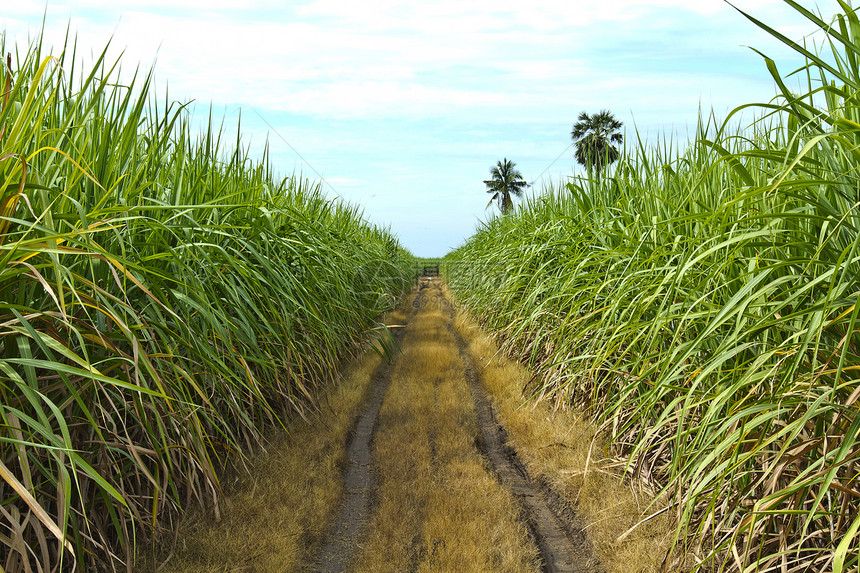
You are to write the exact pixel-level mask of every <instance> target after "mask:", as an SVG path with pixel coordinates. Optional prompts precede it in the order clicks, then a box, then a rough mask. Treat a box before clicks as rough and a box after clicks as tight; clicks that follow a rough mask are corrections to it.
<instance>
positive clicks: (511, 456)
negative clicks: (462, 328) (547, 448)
mask: <svg viewBox="0 0 860 573" xmlns="http://www.w3.org/2000/svg"><path fill="white" fill-rule="evenodd" d="M440 302H442V304H445V305H447V306H448V307H449V308H450V309H451V315H450V320H449V322H448V328H449V329H450V331H451V333H452V335H453V336H454V339H455V340H456V343H457V348H458V350H459V352H460V357H461V358H462V360H463V368H464V370H465V376H466V380H467V382H468V384H469V389H470V391H471V394H472V399H473V401H474V403H475V413H476V414H477V417H478V424H479V426H480V428H481V437H482V441H483V443H482V448H483V450H484V453H485V455H486V456H487V458H488V459H489V460H490V463H491V464H492V466H493V468H494V470H495V472H496V475H497V476H498V479H499V481H500V482H501V483H502V484H503V485H504V486H505V487H507V488H508V490H510V491H511V493H513V494H514V496H515V497H516V498H517V499H518V500H519V502H520V503H521V505H522V507H523V508H524V509H525V512H526V516H527V521H528V525H529V529H531V531H532V534H533V535H534V537H535V540H536V542H537V544H538V547H539V549H540V553H541V557H542V558H543V562H544V563H543V565H544V571H546V572H547V573H586V572H587V573H596V572H598V571H601V570H602V569H601V567H600V565H599V563H598V562H597V560H596V559H595V558H594V556H593V553H592V551H591V547H590V545H589V543H588V541H587V539H586V537H585V531H584V530H583V528H582V525H581V523H580V522H579V520H578V519H577V518H576V516H575V514H574V513H573V510H571V509H570V507H569V506H568V505H567V504H566V503H565V502H564V501H563V500H562V499H561V497H560V496H558V495H557V494H556V493H555V492H554V491H552V489H551V488H550V487H549V486H548V485H547V484H546V483H543V482H540V483H539V482H536V481H535V480H533V479H532V478H531V477H530V476H529V474H528V471H527V470H526V468H525V467H524V466H523V464H522V463H521V462H520V461H519V459H518V458H517V454H516V451H514V449H513V448H512V447H511V446H510V445H509V444H508V440H507V433H506V432H505V429H504V428H503V427H502V426H501V424H499V422H498V420H497V419H496V415H495V411H494V410H493V406H492V405H491V403H490V400H489V398H488V397H487V393H486V391H485V390H484V388H483V387H482V386H481V383H480V381H479V379H478V370H477V368H476V367H475V363H474V360H473V358H472V356H471V354H470V353H469V351H468V348H467V346H466V343H465V341H464V340H463V337H462V336H460V333H459V332H457V329H456V328H455V327H454V324H453V316H454V312H455V311H454V309H453V306H451V305H450V303H449V302H448V301H447V299H444V298H440Z"/></svg>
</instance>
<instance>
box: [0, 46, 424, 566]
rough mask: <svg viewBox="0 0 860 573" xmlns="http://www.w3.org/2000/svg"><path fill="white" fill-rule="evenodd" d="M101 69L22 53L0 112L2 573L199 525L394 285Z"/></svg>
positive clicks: (261, 175)
mask: <svg viewBox="0 0 860 573" xmlns="http://www.w3.org/2000/svg"><path fill="white" fill-rule="evenodd" d="M2 47H3V48H5V46H2ZM3 52H5V49H3ZM104 58H105V55H104V53H102V54H101V56H100V57H99V58H98V59H97V61H96V62H95V65H94V66H93V69H92V71H91V72H90V73H88V74H86V75H79V74H80V72H79V66H80V62H76V54H75V53H74V49H73V48H67V49H66V50H65V51H63V52H62V53H61V55H60V56H58V57H57V58H50V57H48V58H43V56H42V54H41V52H40V46H34V47H32V48H31V49H30V50H29V51H28V52H27V53H26V54H23V55H22V56H20V58H19V61H18V62H16V64H15V66H14V67H15V69H14V70H9V79H8V80H7V82H6V85H7V86H9V88H10V90H9V94H8V99H7V96H4V98H3V106H2V112H0V130H2V136H0V420H2V426H0V568H2V569H3V570H5V571H7V572H9V573H11V572H17V571H27V570H37V568H38V567H41V568H42V569H41V570H44V571H50V570H58V569H59V570H69V569H71V568H73V567H74V568H77V569H80V570H83V569H84V568H85V567H90V566H100V567H110V566H112V562H113V565H115V564H116V561H126V562H128V561H129V560H130V559H131V556H132V555H133V552H134V539H135V535H136V533H135V532H138V533H141V532H142V533H144V534H146V537H148V538H149V539H157V538H158V535H159V531H161V529H162V528H163V527H171V524H172V520H173V519H174V518H175V517H176V516H177V515H178V512H179V511H181V510H182V509H183V508H186V507H188V505H189V504H190V503H192V502H196V503H200V504H204V503H207V504H214V506H215V509H216V512H217V502H218V499H219V496H220V488H219V484H218V477H217V476H218V472H219V470H220V469H221V468H222V467H224V466H225V465H228V464H241V463H242V459H243V456H244V455H245V453H246V452H249V451H250V449H251V448H252V447H254V446H255V445H257V444H260V443H262V441H263V438H264V432H265V431H266V429H267V428H272V427H273V426H277V425H282V424H284V423H285V422H286V421H287V420H288V419H289V418H290V417H293V416H296V415H308V414H310V413H312V412H313V411H314V409H315V407H316V399H317V397H318V395H319V392H320V389H321V388H322V387H324V386H325V385H327V384H330V383H332V382H333V381H334V380H335V377H336V367H337V366H338V364H339V363H340V361H342V360H343V359H344V358H345V357H347V356H348V355H349V354H350V352H352V351H355V350H357V349H358V348H359V346H360V345H361V344H362V341H363V340H365V339H366V338H367V337H368V336H372V335H373V333H374V332H376V330H375V327H376V322H375V319H376V318H377V317H378V316H379V314H380V313H382V312H383V311H384V310H386V309H387V308H389V307H390V306H391V305H392V303H393V302H394V300H395V297H396V296H397V295H398V294H399V293H400V292H402V291H403V289H405V288H407V287H408V285H409V284H410V283H411V280H412V257H411V255H409V254H408V253H407V252H405V251H404V250H403V249H402V248H401V247H400V246H399V244H398V243H397V241H396V239H395V238H394V237H393V236H392V235H391V233H390V232H389V231H387V230H384V229H379V228H377V227H374V226H372V225H370V224H368V223H366V222H365V221H363V220H362V219H361V217H360V214H359V212H358V210H357V209H356V208H354V207H351V206H348V205H344V204H342V203H340V202H337V201H332V200H329V199H326V198H325V197H324V196H323V195H322V193H321V190H320V187H319V185H316V184H311V183H309V182H308V181H305V180H302V179H301V178H297V177H293V178H289V179H285V180H279V179H278V178H276V177H274V176H273V174H272V173H271V170H270V167H269V163H268V159H267V156H264V157H263V158H262V159H261V160H255V159H252V158H251V157H250V156H249V155H248V154H247V152H245V151H243V150H242V148H241V147H240V146H239V145H240V138H239V135H238V134H237V136H236V140H235V141H236V146H237V147H236V148H235V149H232V150H228V149H227V138H226V137H224V136H225V135H226V134H224V133H222V132H221V131H219V130H218V129H213V128H212V127H210V128H209V129H207V130H205V131H204V132H203V133H202V134H201V135H200V136H195V135H194V132H195V131H196V130H195V129H194V128H193V127H192V125H193V124H192V120H191V118H190V117H189V115H188V114H187V113H186V112H185V111H184V110H183V106H180V105H177V104H175V103H168V102H167V101H165V102H163V103H162V104H159V105H157V104H156V103H154V102H155V100H154V98H152V97H151V96H150V95H149V92H150V86H151V81H152V77H151V74H150V73H147V74H141V73H135V74H134V77H133V78H132V80H131V81H128V82H125V83H124V84H122V85H121V84H120V82H119V81H118V75H119V66H118V63H114V64H109V63H108V62H106V61H105V59H104ZM4 75H5V74H4ZM210 125H211V118H210ZM58 540H59V541H58ZM63 547H65V549H64V548H63ZM61 563H62V564H61Z"/></svg>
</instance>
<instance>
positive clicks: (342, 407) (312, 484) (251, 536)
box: [137, 297, 411, 573]
mask: <svg viewBox="0 0 860 573" xmlns="http://www.w3.org/2000/svg"><path fill="white" fill-rule="evenodd" d="M407 298H408V297H407ZM410 300H411V299H410ZM408 302H409V301H407V300H406V299H404V302H403V303H401V305H400V306H398V308H397V309H396V311H394V312H392V313H391V314H390V315H389V316H388V317H387V319H386V323H387V324H390V325H393V324H402V323H403V321H404V320H405V319H406V316H407V313H408V312H407V311H408V310H410V309H409V306H408ZM380 360H381V359H380V357H379V355H377V354H376V353H374V352H367V353H365V354H364V356H362V357H360V358H358V359H356V361H354V362H353V363H352V364H351V365H349V366H348V367H347V368H346V369H345V374H344V377H343V379H342V381H341V382H340V383H339V384H338V385H336V386H335V387H333V388H331V389H330V390H329V392H328V394H327V396H326V399H325V402H324V403H323V404H322V407H321V408H322V412H321V415H320V416H319V419H316V420H313V421H312V422H310V423H309V422H306V421H303V420H296V421H295V423H294V424H293V425H292V427H291V428H290V433H289V435H286V434H285V433H283V432H278V433H277V434H276V435H273V436H272V438H271V441H270V445H269V447H268V451H267V452H264V453H261V454H259V455H257V456H256V457H255V458H254V459H253V460H252V463H251V471H250V473H246V474H241V475H239V474H237V476H236V477H234V478H232V483H229V484H223V485H224V487H225V489H226V490H227V492H226V493H227V495H226V497H225V499H224V500H223V502H222V507H221V513H222V519H221V521H220V522H216V521H215V520H214V519H212V517H211V516H209V515H203V514H200V513H199V512H198V513H193V514H192V515H191V516H190V517H189V519H188V520H187V521H186V522H185V523H184V524H183V525H182V527H181V528H180V531H179V532H178V536H177V543H176V547H175V548H174V550H173V552H172V555H170V557H169V559H168V560H167V563H166V565H165V566H164V567H163V568H162V569H161V571H163V572H164V573H204V572H205V573H215V572H224V571H231V572H240V571H243V572H244V571H247V572H250V571H255V572H256V571H259V572H269V571H295V570H300V569H302V568H303V567H307V566H308V564H309V563H310V562H311V561H312V560H313V558H314V552H315V550H316V549H317V547H318V546H319V545H320V543H321V542H322V540H323V538H324V536H325V535H326V533H327V531H328V527H329V522H330V521H331V519H332V516H333V515H334V514H335V512H336V511H337V509H338V504H339V502H340V498H341V495H342V493H343V463H344V457H345V448H344V444H345V443H346V437H347V433H348V432H349V430H350V428H351V427H352V424H353V422H354V421H355V416H356V412H357V409H358V407H359V406H360V404H361V402H362V399H363V398H364V395H365V392H366V391H367V388H368V385H369V382H370V379H371V377H372V375H373V372H374V371H375V369H376V368H377V366H378V365H379V363H380ZM168 555H169V551H168V550H167V549H166V548H160V551H159V552H158V554H157V555H155V556H153V555H149V554H145V555H140V557H139V559H138V563H137V569H138V570H142V571H155V569H156V566H155V565H156V562H163V561H164V560H165V559H167V558H168Z"/></svg>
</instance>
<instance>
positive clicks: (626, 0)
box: [0, 0, 838, 257]
mask: <svg viewBox="0 0 860 573" xmlns="http://www.w3.org/2000/svg"><path fill="white" fill-rule="evenodd" d="M7 4H10V5H8V6H4V8H3V11H2V14H0V29H5V31H6V35H7V43H8V42H13V43H15V42H17V43H26V42H27V40H28V38H29V37H33V36H35V35H37V34H38V32H39V30H40V28H41V22H42V17H43V14H46V39H47V43H48V44H53V45H55V46H57V47H58V49H59V46H60V45H61V42H62V38H63V36H64V34H65V30H66V27H67V26H69V25H70V27H71V31H72V33H73V34H76V35H77V38H78V44H79V47H84V48H88V49H91V50H92V51H96V52H98V51H101V49H102V48H103V47H104V45H105V44H106V43H107V42H108V41H109V39H110V38H111V37H112V38H113V39H112V40H111V45H112V49H113V52H114V54H116V55H118V54H119V53H120V52H123V56H122V63H123V68H124V69H125V70H127V71H129V72H130V71H132V70H133V69H134V67H135V66H137V65H138V64H141V65H142V66H144V67H149V66H150V65H153V64H154V65H155V77H156V86H157V88H156V89H157V90H158V91H159V92H160V93H163V90H164V89H165V87H169V93H170V97H171V99H178V100H181V101H187V100H191V99H193V100H195V101H196V102H197V104H196V105H195V108H196V113H195V115H196V116H197V117H199V118H201V119H204V118H205V116H206V114H207V113H208V107H209V105H210V104H212V105H213V106H214V109H215V112H216V113H217V114H219V115H224V116H225V117H226V121H227V125H228V126H230V125H233V126H235V123H236V118H237V117H238V114H239V111H240V110H241V113H242V126H243V129H242V131H243V133H244V138H245V143H247V144H249V145H251V147H252V149H259V148H260V146H261V145H262V143H263V142H264V141H265V139H266V137H267V134H268V137H269V140H270V145H271V157H272V160H273V163H274V165H275V169H276V172H278V173H281V174H283V175H289V174H291V173H293V172H301V173H303V174H304V175H306V176H308V177H311V178H317V177H316V175H315V173H314V171H313V170H316V171H318V172H319V173H321V174H322V176H323V177H325V179H326V181H327V182H328V186H327V187H326V192H327V193H328V194H329V195H331V196H334V195H335V194H337V195H339V196H340V197H342V198H344V199H345V200H347V201H349V202H351V203H355V204H358V205H360V206H361V207H362V208H363V209H364V213H365V216H366V217H367V218H368V219H370V220H372V221H374V222H376V223H378V224H381V225H384V226H390V227H391V228H392V230H393V231H394V232H395V233H397V235H398V236H399V237H400V239H401V242H402V243H403V244H404V245H405V246H406V247H407V248H408V249H410V250H411V251H412V252H413V253H414V254H416V255H418V256H428V257H429V256H441V255H444V254H445V253H446V252H448V251H449V250H450V249H451V248H453V247H456V246H458V245H459V244H461V243H462V242H463V241H464V240H465V239H466V238H467V237H468V236H469V235H470V234H471V233H472V232H473V230H474V229H475V227H476V225H478V224H479V223H480V221H481V220H484V219H486V218H487V217H490V216H492V215H493V214H494V209H495V207H491V208H490V209H485V207H486V205H487V201H488V199H489V196H488V195H487V194H486V192H485V187H484V185H483V183H482V181H483V180H484V179H486V178H487V176H488V172H489V170H490V168H491V167H492V166H493V165H495V163H496V162H497V161H499V160H501V159H502V158H508V159H511V160H513V161H514V162H516V164H517V168H518V169H520V171H521V172H522V173H523V176H524V177H525V178H526V180H528V181H530V182H531V181H533V180H536V179H538V177H539V175H540V174H541V172H543V171H544V170H545V169H546V172H545V173H544V174H543V176H542V180H543V181H544V182H560V181H564V180H565V179H566V178H567V177H568V176H570V175H572V174H574V173H578V172H579V171H580V169H581V168H580V167H579V166H577V165H576V163H575V161H574V160H573V150H572V149H567V150H566V151H565V148H566V147H567V146H568V145H569V144H570V131H571V127H572V124H573V122H574V121H575V120H576V117H577V116H578V115H579V113H580V112H581V111H587V112H589V113H594V112H597V111H599V110H601V109H610V110H611V111H612V112H613V113H614V114H615V115H616V117H617V118H618V119H620V120H621V121H623V122H624V124H625V127H626V129H627V130H628V139H629V138H631V136H632V135H633V134H632V129H633V127H634V125H635V127H636V128H637V129H638V131H639V133H640V134H641V135H642V136H643V137H645V138H646V139H649V140H653V139H654V138H656V136H657V135H658V134H667V135H672V136H673V137H674V138H675V140H676V141H679V142H685V141H686V140H687V137H688V134H689V133H690V132H691V131H692V129H693V128H694V127H695V125H696V120H697V117H698V113H699V108H700V106H701V107H702V108H703V109H705V110H710V109H713V110H714V111H715V113H716V114H717V116H718V117H725V116H726V114H727V113H728V112H729V110H731V109H733V108H735V107H736V106H739V105H741V104H745V103H750V102H756V101H767V100H768V99H770V98H771V97H772V96H773V94H774V87H773V82H772V81H771V79H770V77H769V75H768V73H767V70H766V69H765V67H764V63H763V62H762V60H761V58H760V57H759V56H758V55H756V54H755V53H754V52H753V51H752V50H750V49H749V47H748V46H754V47H756V48H758V49H760V50H761V51H763V52H765V53H767V54H768V55H770V56H772V57H774V58H775V59H776V60H777V61H778V63H780V65H781V67H782V68H783V69H785V70H786V71H787V70H789V69H792V68H793V67H796V66H797V65H799V64H800V63H801V60H800V59H799V57H798V56H795V55H794V54H792V53H791V52H790V51H789V50H787V49H786V48H784V47H782V46H781V45H780V44H779V43H778V42H776V41H775V40H773V39H772V38H770V37H769V36H767V35H766V34H764V33H763V32H760V31H759V30H758V29H757V28H756V27H755V26H754V25H753V24H752V23H750V22H749V21H747V20H746V19H745V18H744V17H743V16H741V15H740V14H739V13H738V12H736V11H735V10H734V9H733V8H732V7H731V6H729V5H728V4H727V3H725V2H723V1H722V0H655V1H651V2H636V1H633V0H603V1H599V2H595V1H594V0H588V1H580V0H555V1H544V0H532V1H529V2H523V1H522V0H494V1H486V0H480V1H471V0H434V1H433V2H430V1H422V2H397V1H393V0H365V1H362V2H356V1H354V0H350V1H343V0H304V1H292V0H287V1H283V0H282V1H270V0H250V1H246V2H236V1H235V0H230V1H226V0H194V1H183V0H155V1H147V2H144V1H124V0H114V1H110V2H107V1H103V0H74V1H69V0H49V1H48V3H47V8H46V3H45V2H44V0H42V1H29V0H18V1H16V2H12V3H7ZM804 4H805V5H807V6H809V7H810V8H814V7H816V6H817V7H818V9H820V11H821V12H822V13H823V14H824V15H825V16H827V17H828V19H829V16H830V15H832V14H833V13H834V12H835V11H836V7H837V6H838V4H837V2H836V0H824V1H821V2H817V3H812V2H806V3H804ZM735 5H736V6H738V7H740V8H742V9H744V10H746V11H748V12H750V13H752V14H753V15H755V16H756V17H758V18H759V19H761V20H763V21H765V22H767V23H768V24H769V25H771V26H773V27H775V28H777V29H778V30H780V31H781V32H783V33H785V34H786V35H788V36H790V37H792V38H795V39H797V40H800V39H802V38H803V37H804V36H806V35H808V34H810V33H811V32H813V31H814V27H812V26H811V24H809V23H808V22H807V21H806V20H804V19H803V18H801V17H800V16H799V15H798V14H796V13H795V12H794V11H793V10H792V9H791V8H790V7H789V6H787V5H786V4H784V3H783V2H781V1H776V0H737V2H735ZM269 125H271V128H270V127H269ZM285 142H288V143H285ZM290 145H291V146H292V147H293V148H295V149H296V150H298V152H299V153H301V155H302V156H303V157H304V159H305V160H307V163H305V162H304V161H303V160H302V159H300V158H299V157H298V156H297V155H296V153H294V152H293V150H292V149H290ZM562 152H564V155H563V156H562V157H561V158H560V159H559V160H558V161H557V162H556V163H555V164H554V165H552V167H549V166H550V164H551V163H552V161H553V160H554V159H555V158H556V157H557V156H558V155H559V154H560V153H562ZM308 164H310V165H311V166H312V168H311V167H309V166H308ZM548 167H549V169H547V168H548ZM540 188H541V180H538V181H537V184H536V185H535V187H534V188H533V190H532V191H531V192H539V190H540Z"/></svg>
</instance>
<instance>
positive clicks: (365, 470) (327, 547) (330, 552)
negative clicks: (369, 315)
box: [311, 297, 418, 573]
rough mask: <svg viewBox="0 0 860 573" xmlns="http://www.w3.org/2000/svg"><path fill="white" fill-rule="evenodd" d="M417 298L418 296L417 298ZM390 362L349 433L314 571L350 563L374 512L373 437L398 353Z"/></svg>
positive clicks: (332, 572) (335, 572)
mask: <svg viewBox="0 0 860 573" xmlns="http://www.w3.org/2000/svg"><path fill="white" fill-rule="evenodd" d="M416 300H417V297H416ZM417 310H418V307H417V306H415V305H413V310H412V312H410V314H409V317H408V318H407V319H406V324H407V325H408V324H409V321H410V320H411V319H412V317H413V316H415V313H416V312H417ZM405 330H406V326H404V327H401V328H397V329H396V330H395V331H394V333H393V334H392V336H393V337H394V339H395V340H396V341H397V345H398V347H399V345H400V341H401V340H402V338H403V332H404V331H405ZM391 355H392V359H391V361H390V362H389V361H386V360H383V361H382V362H380V364H379V366H378V367H377V369H376V371H375V372H374V373H373V382H372V383H371V384H372V385H371V388H370V390H369V391H368V393H367V396H366V397H365V399H364V403H363V404H362V405H361V409H360V412H359V415H358V418H357V419H356V422H355V426H354V427H353V429H352V431H351V432H350V439H349V442H348V444H347V448H346V457H347V463H346V470H345V472H344V478H343V481H344V490H345V491H344V497H343V500H342V501H341V505H340V510H339V511H338V514H337V517H336V518H335V520H334V522H333V526H332V528H331V530H330V531H329V533H328V535H327V537H326V541H325V543H324V544H323V546H322V547H321V548H320V551H319V553H318V554H317V558H316V560H315V561H314V566H313V568H312V569H311V571H314V572H315V573H340V572H342V571H346V570H347V568H348V567H349V565H350V564H351V562H352V560H353V558H354V554H355V552H356V549H357V547H358V544H359V543H360V541H361V539H362V537H363V536H364V534H365V529H366V526H367V523H368V522H369V521H370V518H371V517H372V515H373V505H374V503H373V498H374V495H375V491H376V476H375V473H374V469H373V452H372V445H373V436H374V433H375V432H376V426H377V421H378V419H379V412H380V410H381V409H382V402H383V401H384V399H385V393H386V391H387V390H388V386H389V382H390V381H391V371H392V370H393V368H394V363H395V361H396V358H397V356H399V352H396V351H393V352H392V353H391Z"/></svg>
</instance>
